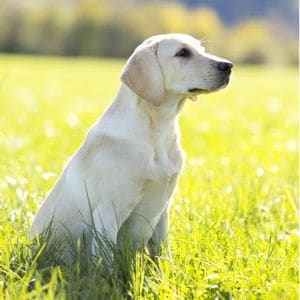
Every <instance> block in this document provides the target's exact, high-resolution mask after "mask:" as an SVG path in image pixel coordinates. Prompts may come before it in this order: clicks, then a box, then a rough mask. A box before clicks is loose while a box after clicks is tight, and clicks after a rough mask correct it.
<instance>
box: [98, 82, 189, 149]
mask: <svg viewBox="0 0 300 300" xmlns="http://www.w3.org/2000/svg"><path fill="white" fill-rule="evenodd" d="M184 102H185V100H184V99H180V98H179V97H176V96H174V95H169V96H167V97H166V99H165V101H164V103H162V104H161V105H160V106H154V105H152V104H151V103H149V102H147V101H146V100H144V99H141V98H140V97H139V96H138V95H136V94H135V93H134V92H132V91H131V90H130V89H129V88H128V87H127V86H126V85H125V84H122V85H121V88H120V90H119V93H118V95H117V97H116V98H115V100H114V102H113V103H112V105H111V106H110V107H109V109H108V110H107V112H106V113H105V114H104V116H103V117H102V121H104V123H105V128H108V130H107V131H108V132H110V134H111V132H114V134H115V135H117V136H119V135H120V136H128V135H134V136H135V140H136V142H137V143H138V142H139V141H140V142H143V140H144V139H145V138H147V137H151V139H153V140H152V142H151V143H153V144H154V147H155V148H156V149H155V150H154V151H155V152H156V151H157V152H165V151H168V149H170V147H172V145H173V143H174V141H178V137H179V130H178V115H179V112H180V110H181V109H182V106H183V103H184ZM105 115H109V116H110V117H109V118H106V116H105ZM125 115H126V118H125V117H124V116H125ZM116 122H117V123H118V124H116ZM103 125H104V124H103ZM145 142H146V140H145Z"/></svg>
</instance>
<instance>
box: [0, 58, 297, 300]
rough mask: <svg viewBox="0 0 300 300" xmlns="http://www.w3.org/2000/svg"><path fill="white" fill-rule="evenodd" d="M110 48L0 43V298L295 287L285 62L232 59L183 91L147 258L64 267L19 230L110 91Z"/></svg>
mask: <svg viewBox="0 0 300 300" xmlns="http://www.w3.org/2000/svg"><path fill="white" fill-rule="evenodd" d="M123 64H124V61H122V60H109V59H89V58H85V59H83V58H51V57H26V56H4V55H2V56H0V66H1V68H0V208H1V209H0V230H1V239H0V299H123V298H124V299H128V298H133V299H233V298H234V299H297V298H298V296H299V295H298V255H299V252H298V241H299V227H298V142H297V139H298V107H297V70H296V68H295V67H283V66H278V67H272V66H256V67H253V66H251V67H250V66H238V65H235V67H234V70H233V77H232V82H231V84H230V86H229V87H228V88H227V89H225V90H224V91H221V92H218V93H216V94H211V95H203V96H202V97H200V99H199V103H197V104H194V103H192V102H189V103H187V104H186V106H185V108H184V110H183V113H182V115H181V118H180V127H181V133H182V145H183V148H184V149H185V152H186V161H185V167H184V170H183V173H182V175H181V177H180V181H179V186H178V190H177V192H176V194H175V196H174V201H173V205H172V208H171V226H170V233H169V243H170V249H171V253H172V256H170V255H168V254H167V251H164V252H163V254H162V256H161V258H160V259H159V260H158V262H157V263H153V262H152V261H151V260H150V259H149V257H148V256H147V254H146V253H144V252H140V253H138V254H137V256H136V257H135V258H134V259H133V260H132V261H131V262H127V265H126V266H128V268H127V269H126V270H124V269H122V270H121V267H120V270H119V271H117V272H116V273H115V274H113V275H107V274H106V275H105V274H102V273H101V272H100V269H101V268H99V264H100V262H98V263H94V264H92V263H90V262H89V263H88V264H87V265H84V264H83V263H80V261H78V262H77V263H76V264H74V266H72V267H67V266H64V265H63V264H60V263H57V262H56V261H55V260H54V259H52V258H51V255H48V256H47V257H46V259H45V255H44V260H43V261H41V257H43V253H42V252H43V248H41V251H40V253H38V254H34V253H32V251H31V250H30V249H31V248H30V243H29V241H27V238H26V236H27V233H28V230H29V227H30V224H31V222H32V220H33V217H34V214H35V213H36V211H37V210H38V207H39V206H40V204H41V202H42V201H43V198H44V197H45V195H46V193H47V192H48V191H49V189H50V188H51V186H52V185H53V184H54V182H55V180H56V178H57V176H58V175H59V173H60V172H61V170H62V168H63V166H64V165H65V164H66V162H67V161H68V158H69V157H70V156H71V155H72V154H73V153H74V151H75V150H76V149H77V147H78V146H79V145H80V144H81V142H82V141H83V139H84V137H85V134H86V132H87V130H88V128H89V127H90V126H91V125H92V124H93V122H95V121H96V119H97V118H98V117H99V116H100V115H101V114H102V113H103V111H104V110H105V108H106V107H107V106H108V105H109V103H110V102H111V101H112V99H113V97H114V96H115V95H116V93H117V90H118V86H119V75H120V71H121V68H122V66H123Z"/></svg>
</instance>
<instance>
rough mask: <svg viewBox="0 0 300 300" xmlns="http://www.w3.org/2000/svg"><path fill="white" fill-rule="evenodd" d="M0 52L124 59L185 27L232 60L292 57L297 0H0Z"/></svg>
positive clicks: (295, 44) (290, 61) (295, 42)
mask: <svg viewBox="0 0 300 300" xmlns="http://www.w3.org/2000/svg"><path fill="white" fill-rule="evenodd" d="M0 28H1V30H0V52H9V53H29V54H47V55H68V56H70V55H72V56H74V55H85V56H110V57H127V56H128V55H129V54H130V53H131V51H132V49H134V48H135V46H136V45H137V44H139V43H140V42H141V41H143V40H144V39H145V38H147V37H149V36H150V35H153V34H158V33H168V32H185V33H189V34H192V35H194V36H196V37H198V38H201V39H203V41H204V44H205V46H206V47H207V48H208V50H211V49H213V51H214V52H216V53H218V54H219V55H222V56H225V57H230V58H231V59H232V60H233V61H234V62H238V63H247V64H249V63H280V64H283V63H288V64H296V63H297V61H298V39H297V37H298V33H297V31H298V1H297V0H285V1H282V0H251V1H244V0H232V1H227V0H201V1H195V0H178V1H146V0H140V1H139V0H136V1H133V0H132V1H124V0H123V1H121V0H115V1H107V0H61V1H56V0H26V1H24V0H1V3H0Z"/></svg>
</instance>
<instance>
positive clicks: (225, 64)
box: [217, 61, 233, 71]
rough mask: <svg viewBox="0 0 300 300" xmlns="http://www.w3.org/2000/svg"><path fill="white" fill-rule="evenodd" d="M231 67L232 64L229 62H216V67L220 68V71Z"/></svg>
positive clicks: (228, 69)
mask: <svg viewBox="0 0 300 300" xmlns="http://www.w3.org/2000/svg"><path fill="white" fill-rule="evenodd" d="M232 67H233V64H232V63H231V62H224V61H221V62H218V64H217V68H218V69H219V70H220V71H230V70H231V69H232Z"/></svg>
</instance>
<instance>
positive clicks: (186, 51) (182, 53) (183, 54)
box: [175, 48, 192, 57]
mask: <svg viewBox="0 0 300 300" xmlns="http://www.w3.org/2000/svg"><path fill="white" fill-rule="evenodd" d="M191 55H192V52H191V51H190V50H189V49H187V48H182V49H180V50H179V51H178V52H177V53H176V54H175V56H179V57H190V56H191Z"/></svg>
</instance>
